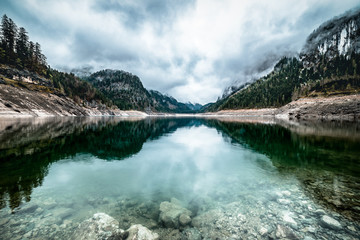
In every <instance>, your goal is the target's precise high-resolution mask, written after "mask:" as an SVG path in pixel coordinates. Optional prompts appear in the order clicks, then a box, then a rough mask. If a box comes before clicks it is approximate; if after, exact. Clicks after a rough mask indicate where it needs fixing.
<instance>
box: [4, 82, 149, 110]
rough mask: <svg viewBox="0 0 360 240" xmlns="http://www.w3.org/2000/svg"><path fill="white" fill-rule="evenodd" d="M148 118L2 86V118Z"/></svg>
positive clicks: (66, 98) (42, 93)
mask: <svg viewBox="0 0 360 240" xmlns="http://www.w3.org/2000/svg"><path fill="white" fill-rule="evenodd" d="M100 115H105V116H114V115H115V116H142V117H144V116H146V115H147V114H145V113H143V112H138V111H121V110H119V109H118V108H114V109H110V108H108V107H105V106H102V107H100V106H97V107H85V106H80V105H78V104H77V103H75V102H74V101H73V100H72V99H70V98H68V97H65V96H58V95H56V94H52V93H45V92H39V91H31V90H28V89H25V88H18V87H14V86H10V85H4V84H1V85H0V117H46V116H48V117H52V116H100Z"/></svg>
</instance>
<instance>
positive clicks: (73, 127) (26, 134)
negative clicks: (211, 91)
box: [0, 118, 192, 209]
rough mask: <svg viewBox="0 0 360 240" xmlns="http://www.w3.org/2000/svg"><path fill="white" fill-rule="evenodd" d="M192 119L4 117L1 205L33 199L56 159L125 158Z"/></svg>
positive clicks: (0, 146)
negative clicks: (84, 155)
mask: <svg viewBox="0 0 360 240" xmlns="http://www.w3.org/2000/svg"><path fill="white" fill-rule="evenodd" d="M191 122H192V120H191V119H180V120H176V121H173V120H164V119H159V120H154V119H132V120H130V121H129V119H126V120H124V119H121V118H47V119H31V120H15V121H11V120H8V121H2V122H1V125H0V128H1V129H2V131H1V134H0V175H1V179H0V208H3V207H5V206H6V202H9V206H10V208H11V209H14V208H16V207H18V206H19V205H20V203H21V201H22V200H25V201H30V199H31V193H32V189H33V188H35V187H38V186H40V185H41V184H42V182H43V180H44V177H45V176H46V175H47V173H48V169H49V166H50V165H51V163H53V162H56V161H58V160H60V159H63V158H66V157H70V156H75V155H76V154H78V153H90V154H92V155H94V156H97V157H98V158H100V159H104V160H115V159H117V160H121V159H123V158H126V157H129V156H131V155H132V154H135V153H137V152H139V151H140V150H141V148H142V145H143V143H144V142H145V141H146V140H147V139H156V138H157V137H159V136H161V135H164V134H166V133H169V132H172V131H175V130H176V129H177V128H178V127H182V126H186V125H189V124H191Z"/></svg>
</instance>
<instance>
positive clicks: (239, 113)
mask: <svg viewBox="0 0 360 240" xmlns="http://www.w3.org/2000/svg"><path fill="white" fill-rule="evenodd" d="M201 115H202V116H207V117H212V116H216V117H249V118H254V117H267V118H275V119H282V120H326V121H332V120H340V121H360V94H354V95H346V96H331V97H316V98H300V99H298V100H296V101H292V102H290V103H288V104H286V105H285V106H282V107H280V108H263V109H240V110H222V111H219V112H214V113H204V114H201Z"/></svg>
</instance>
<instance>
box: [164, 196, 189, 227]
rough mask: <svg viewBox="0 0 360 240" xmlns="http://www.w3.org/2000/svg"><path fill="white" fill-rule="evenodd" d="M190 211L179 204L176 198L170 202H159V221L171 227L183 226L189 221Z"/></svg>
mask: <svg viewBox="0 0 360 240" xmlns="http://www.w3.org/2000/svg"><path fill="white" fill-rule="evenodd" d="M191 216H192V212H191V211H189V210H188V209H186V208H183V207H182V206H181V205H180V202H179V201H178V200H177V199H174V198H172V199H171V202H168V201H165V202H162V203H161V204H160V221H161V222H162V223H163V224H164V225H165V226H166V227H171V228H180V227H184V226H186V225H188V224H190V222H191Z"/></svg>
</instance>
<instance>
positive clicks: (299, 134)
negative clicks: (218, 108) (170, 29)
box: [0, 117, 360, 240]
mask: <svg viewBox="0 0 360 240" xmlns="http://www.w3.org/2000/svg"><path fill="white" fill-rule="evenodd" d="M164 202H166V204H168V205H169V206H177V207H178V208H179V209H182V210H183V211H186V212H188V215H189V217H190V218H191V221H187V222H184V223H183V222H182V221H180V220H178V219H176V220H175V222H174V221H172V222H169V221H168V220H166V219H165V218H163V217H161V216H162V214H163V215H164V214H166V213H165V212H163V210H161V211H160V205H161V204H162V203H164ZM99 212H103V213H106V214H108V215H110V216H112V217H113V218H115V219H116V220H117V221H119V223H120V227H121V228H122V229H128V228H129V227H130V226H131V225H133V224H142V225H143V226H145V227H147V228H149V229H150V230H151V231H153V232H156V233H158V234H159V236H160V239H271V238H272V239H274V238H275V239H278V238H290V239H308V240H310V239H359V238H360V235H359V233H360V125H359V124H358V123H347V122H327V123H321V122H305V123H294V124H289V123H285V122H277V121H274V120H273V119H272V120H269V121H268V120H266V121H264V120H259V121H258V120H256V119H241V118H240V119H231V118H222V119H203V118H145V119H126V118H116V117H98V118H96V117H92V118H35V119H27V120H26V119H23V120H22V119H17V120H14V119H8V120H0V236H1V237H0V238H1V239H69V238H71V236H72V233H73V232H74V230H75V229H76V228H77V226H78V225H79V224H80V223H81V222H83V221H84V220H86V219H89V218H91V217H92V216H93V214H95V213H99Z"/></svg>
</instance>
